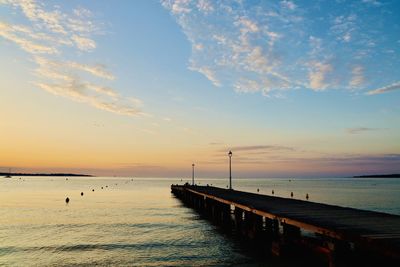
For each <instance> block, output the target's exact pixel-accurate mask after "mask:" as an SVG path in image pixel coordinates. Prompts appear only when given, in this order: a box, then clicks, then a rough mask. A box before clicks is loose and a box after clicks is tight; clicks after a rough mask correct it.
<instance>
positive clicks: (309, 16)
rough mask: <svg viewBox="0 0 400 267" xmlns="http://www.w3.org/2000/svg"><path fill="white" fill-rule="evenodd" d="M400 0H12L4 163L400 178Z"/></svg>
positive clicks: (143, 172)
mask: <svg viewBox="0 0 400 267" xmlns="http://www.w3.org/2000/svg"><path fill="white" fill-rule="evenodd" d="M399 12H400V2H399V1H396V0H392V1H390V0H388V1H384V0H358V1H345V0H336V1H334V0H326V1H322V0H321V1H294V0H293V1H288V0H283V1H277V0H276V1H244V0H243V1H240V0H237V1H218V0H216V1H208V0H193V1H191V0H165V1H164V0H162V1H147V0H137V1H117V2H115V1H90V0H88V1H77V0H70V1H35V0H0V55H1V61H0V73H1V79H0V171H8V169H9V168H12V171H14V172H75V173H76V172H78V173H89V174H94V175H103V176H114V175H115V176H132V177H135V176H136V177H140V176H141V177H188V176H191V171H192V170H191V169H192V163H194V164H195V173H196V176H199V177H228V175H229V173H228V170H229V169H228V162H229V159H228V151H229V150H231V151H232V153H233V156H232V172H233V174H232V175H233V177H241V178H248V177H343V176H351V175H359V174H377V173H399V172H400V75H399V74H400V16H399V15H398V14H399Z"/></svg>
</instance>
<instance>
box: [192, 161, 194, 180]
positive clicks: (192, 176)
mask: <svg viewBox="0 0 400 267" xmlns="http://www.w3.org/2000/svg"><path fill="white" fill-rule="evenodd" d="M192 185H194V163H192Z"/></svg>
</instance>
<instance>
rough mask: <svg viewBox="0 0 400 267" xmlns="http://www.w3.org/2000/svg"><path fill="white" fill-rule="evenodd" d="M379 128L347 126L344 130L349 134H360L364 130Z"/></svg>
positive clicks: (369, 130)
mask: <svg viewBox="0 0 400 267" xmlns="http://www.w3.org/2000/svg"><path fill="white" fill-rule="evenodd" d="M377 130H381V129H379V128H368V127H356V128H347V129H346V132H347V133H349V134H360V133H364V132H371V131H377Z"/></svg>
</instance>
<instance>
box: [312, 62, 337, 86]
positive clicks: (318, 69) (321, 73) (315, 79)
mask: <svg viewBox="0 0 400 267" xmlns="http://www.w3.org/2000/svg"><path fill="white" fill-rule="evenodd" d="M309 66H310V71H309V74H308V77H309V80H310V85H309V86H310V88H311V89H313V90H315V91H321V90H325V89H326V88H327V87H328V86H329V84H328V83H327V81H326V80H327V75H328V74H329V73H330V72H332V71H333V67H332V65H331V64H328V63H323V62H315V61H313V62H310V63H309Z"/></svg>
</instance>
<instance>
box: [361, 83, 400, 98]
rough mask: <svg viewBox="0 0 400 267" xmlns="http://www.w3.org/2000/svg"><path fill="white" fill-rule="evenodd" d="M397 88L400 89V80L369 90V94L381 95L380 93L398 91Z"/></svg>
mask: <svg viewBox="0 0 400 267" xmlns="http://www.w3.org/2000/svg"><path fill="white" fill-rule="evenodd" d="M397 90H400V82H395V83H392V84H390V85H387V86H384V87H381V88H378V89H374V90H371V91H368V92H367V95H379V94H383V93H388V92H393V91H397Z"/></svg>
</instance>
